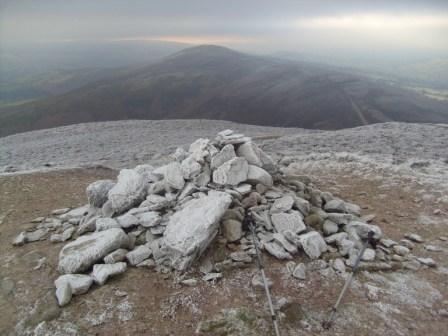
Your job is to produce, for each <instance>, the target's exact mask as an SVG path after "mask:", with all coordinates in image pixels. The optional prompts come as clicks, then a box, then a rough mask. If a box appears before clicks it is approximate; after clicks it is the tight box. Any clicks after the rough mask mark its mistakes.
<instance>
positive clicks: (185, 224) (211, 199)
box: [163, 191, 232, 270]
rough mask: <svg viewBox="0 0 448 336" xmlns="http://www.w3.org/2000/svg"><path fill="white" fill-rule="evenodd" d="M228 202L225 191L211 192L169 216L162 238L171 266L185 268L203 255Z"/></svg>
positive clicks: (230, 199)
mask: <svg viewBox="0 0 448 336" xmlns="http://www.w3.org/2000/svg"><path fill="white" fill-rule="evenodd" d="M231 202H232V198H231V196H230V195H228V194H227V193H224V192H218V191H210V192H209V194H208V195H207V196H205V197H201V198H200V199H194V200H190V201H188V202H187V203H185V205H184V207H183V209H182V210H180V211H178V212H176V213H175V214H174V215H172V216H171V218H170V221H169V223H168V225H167V227H166V230H165V233H164V237H163V241H164V244H165V245H166V248H167V251H168V255H167V257H168V258H169V259H170V260H171V263H172V266H173V267H174V268H176V269H178V270H185V269H186V268H187V267H188V266H190V265H191V263H192V262H193V261H194V260H196V258H198V257H199V256H200V255H201V254H202V252H203V251H204V250H205V249H206V248H207V246H208V245H209V244H210V242H211V241H212V240H213V238H214V237H215V236H216V233H217V232H218V228H219V222H220V220H221V217H222V216H223V215H224V213H225V212H226V210H227V209H228V207H229V205H230V203H231Z"/></svg>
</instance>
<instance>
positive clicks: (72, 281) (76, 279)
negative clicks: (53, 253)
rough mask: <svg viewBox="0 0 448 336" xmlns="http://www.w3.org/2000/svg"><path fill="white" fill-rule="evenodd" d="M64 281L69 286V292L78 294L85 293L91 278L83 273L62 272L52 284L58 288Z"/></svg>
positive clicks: (91, 280) (90, 284)
mask: <svg viewBox="0 0 448 336" xmlns="http://www.w3.org/2000/svg"><path fill="white" fill-rule="evenodd" d="M64 283H68V284H69V286H70V287H71V294H73V295H80V294H84V293H87V291H88V290H89V288H90V286H92V283H93V279H92V277H90V276H89V275H85V274H64V275H61V276H59V278H57V279H56V280H55V282H54V285H55V287H56V288H58V287H61V286H62V285H63V284H64Z"/></svg>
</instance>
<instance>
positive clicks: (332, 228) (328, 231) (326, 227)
mask: <svg viewBox="0 0 448 336" xmlns="http://www.w3.org/2000/svg"><path fill="white" fill-rule="evenodd" d="M323 231H324V234H325V235H326V236H330V235H332V234H334V233H337V232H338V231H339V226H338V225H337V224H336V223H335V222H332V221H331V220H328V219H326V220H325V221H324V224H323Z"/></svg>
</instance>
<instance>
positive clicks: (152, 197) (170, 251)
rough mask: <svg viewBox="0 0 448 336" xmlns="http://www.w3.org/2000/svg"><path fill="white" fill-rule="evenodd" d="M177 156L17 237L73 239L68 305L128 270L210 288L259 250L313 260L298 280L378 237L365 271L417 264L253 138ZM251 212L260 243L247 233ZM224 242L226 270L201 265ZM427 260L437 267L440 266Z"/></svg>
mask: <svg viewBox="0 0 448 336" xmlns="http://www.w3.org/2000/svg"><path fill="white" fill-rule="evenodd" d="M170 157H171V161H170V162H168V163H167V164H165V165H162V166H159V167H153V166H151V165H149V164H143V165H139V166H137V167H135V168H133V169H123V170H121V171H120V173H119V174H118V176H117V179H116V180H115V181H114V180H99V181H96V182H94V183H92V184H90V185H89V186H88V187H87V190H86V196H87V200H88V204H87V205H85V206H82V207H79V208H76V209H57V210H55V211H53V212H52V214H51V215H50V216H49V217H46V218H42V219H41V220H39V221H38V223H37V226H36V228H35V230H34V231H31V232H30V231H26V232H22V233H20V234H19V235H18V236H17V237H16V239H15V240H14V242H13V244H14V245H23V244H26V243H28V242H32V241H36V240H42V239H46V238H49V239H50V241H51V242H54V243H58V242H65V241H68V243H67V244H66V245H65V246H64V247H63V248H62V249H61V251H60V254H59V264H58V271H59V272H60V273H61V275H60V277H59V278H58V279H55V286H56V297H57V300H58V303H59V304H60V305H61V306H63V305H66V304H68V303H69V301H70V299H71V297H72V295H78V294H83V293H85V292H87V291H88V290H89V288H90V287H91V285H92V284H93V283H95V284H96V285H100V286H101V285H103V284H105V283H106V282H107V279H108V278H110V277H113V276H116V275H118V274H121V273H123V272H125V271H126V270H127V267H128V266H136V267H145V268H146V269H148V268H149V269H152V270H154V271H156V272H163V273H166V272H170V271H174V272H187V271H189V270H190V269H191V268H195V267H196V266H199V268H200V269H201V272H202V273H203V274H204V276H203V279H204V281H217V280H218V279H220V278H222V270H223V269H224V268H226V267H231V268H234V267H244V265H245V264H247V263H251V262H252V261H253V260H254V256H255V254H256V251H255V246H254V244H256V243H257V244H258V245H259V247H260V249H261V250H262V251H264V252H265V253H267V254H269V255H271V256H273V257H274V258H277V259H279V260H291V259H293V258H294V255H297V254H304V255H306V256H307V258H308V259H309V264H308V265H307V264H306V263H301V264H299V265H297V266H296V265H295V263H294V262H293V261H285V264H286V265H285V268H286V269H287V272H289V273H291V274H292V276H294V277H295V278H297V279H305V278H306V276H307V275H306V274H307V269H309V270H312V269H325V267H326V265H327V262H328V264H329V265H332V268H333V269H334V271H335V272H338V273H344V272H345V270H346V267H347V268H350V267H353V265H354V261H355V260H356V258H357V256H358V255H359V253H360V250H361V247H362V245H363V241H364V239H365V238H366V237H367V234H368V232H370V231H372V232H373V233H374V236H373V238H374V240H375V242H376V243H377V244H376V243H375V244H372V246H369V248H368V249H367V250H366V252H365V254H364V256H363V259H362V262H361V265H360V267H361V268H364V269H369V270H389V269H392V268H393V267H395V268H396V267H406V264H409V260H408V258H407V256H408V254H409V251H410V250H409V248H408V247H406V246H405V244H404V243H396V242H394V241H392V240H390V239H386V238H384V237H382V231H381V229H380V228H379V227H378V226H376V225H373V224H371V223H370V221H371V220H372V219H371V218H370V217H361V215H360V212H361V211H360V210H361V208H360V207H359V206H358V205H356V204H353V203H351V202H349V201H345V200H343V199H341V198H338V197H335V196H333V195H332V194H331V193H330V192H328V191H321V190H319V189H318V188H317V187H316V186H315V185H314V184H313V182H312V180H311V179H310V178H309V177H307V176H304V175H299V174H297V173H296V172H295V171H294V169H293V168H291V167H293V166H290V167H285V166H284V165H283V166H282V165H279V164H278V163H277V162H276V161H275V160H274V159H273V158H271V157H270V156H269V155H267V154H266V153H265V152H264V151H263V150H262V148H260V147H259V146H258V145H257V144H256V143H255V142H254V141H253V140H252V139H251V138H250V137H248V136H245V135H244V134H239V133H236V132H234V131H232V130H224V131H222V132H219V133H218V135H217V136H216V138H215V139H213V140H210V139H205V138H200V139H197V140H196V141H194V142H193V143H192V144H191V145H190V146H189V147H188V148H182V147H180V148H178V149H176V150H175V152H174V153H173V154H172V155H171V156H170ZM249 211H250V214H251V216H252V218H253V219H254V222H255V225H256V235H257V241H258V242H254V239H253V236H252V235H251V232H249V230H248V228H247V227H245V225H244V223H245V221H244V219H245V217H246V216H247V215H248V212H249ZM50 232H52V234H51V235H50ZM49 235H50V236H49ZM409 238H410V239H412V240H413V241H415V242H419V241H422V240H421V239H420V240H419V239H417V238H418V237H417V238H416V237H414V236H409ZM216 241H219V243H223V242H224V243H225V244H228V245H229V246H230V245H231V246H232V250H233V252H230V253H229V254H228V255H226V256H225V257H224V259H223V260H222V261H221V262H219V263H215V264H213V263H211V264H207V263H205V264H204V263H202V264H201V265H198V263H197V261H198V259H199V258H200V257H201V255H202V254H203V253H204V251H205V250H206V249H208V248H210V249H213V248H218V247H217V246H219V244H217V243H215V242H216ZM372 243H373V242H372ZM417 260H418V259H417ZM419 262H420V263H421V264H424V265H429V266H434V265H435V262H434V261H433V260H432V259H431V260H429V259H424V258H420V260H419ZM322 264H324V267H321V266H322ZM255 280H256V279H255ZM255 280H254V281H255ZM185 281H186V282H185V284H188V285H190V282H188V281H187V280H185ZM193 284H194V283H193Z"/></svg>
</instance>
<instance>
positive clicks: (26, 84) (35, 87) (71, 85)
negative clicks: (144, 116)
mask: <svg viewBox="0 0 448 336" xmlns="http://www.w3.org/2000/svg"><path fill="white" fill-rule="evenodd" d="M188 46H189V45H188V44H182V43H172V42H162V41H144V42H141V41H109V42H104V41H90V42H89V41H87V42H86V41H67V42H53V43H50V42H48V43H44V42H42V43H29V44H26V45H7V46H2V47H3V48H1V49H0V106H1V105H6V104H17V103H21V102H23V101H25V100H33V99H39V98H46V97H49V96H53V95H56V94H63V93H67V92H68V91H71V90H74V89H77V88H80V87H81V86H84V85H86V84H88V83H92V82H95V81H98V80H101V79H106V78H110V77H111V76H114V75H115V74H116V73H119V70H121V69H123V68H126V69H127V68H128V67H130V66H132V67H137V66H144V65H148V64H151V63H154V62H157V61H160V59H162V58H163V57H165V56H168V55H170V54H172V53H174V52H177V51H180V50H182V49H185V48H187V47H188Z"/></svg>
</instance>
